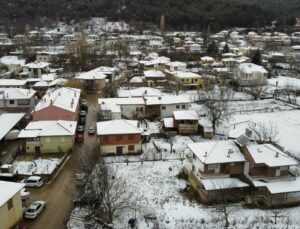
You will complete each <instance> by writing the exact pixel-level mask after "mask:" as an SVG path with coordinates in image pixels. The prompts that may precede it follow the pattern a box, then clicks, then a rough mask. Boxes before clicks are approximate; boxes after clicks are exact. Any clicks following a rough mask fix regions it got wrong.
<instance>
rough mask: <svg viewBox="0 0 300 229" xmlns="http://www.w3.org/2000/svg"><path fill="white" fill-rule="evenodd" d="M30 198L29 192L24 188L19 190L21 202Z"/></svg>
mask: <svg viewBox="0 0 300 229" xmlns="http://www.w3.org/2000/svg"><path fill="white" fill-rule="evenodd" d="M29 196H30V192H28V191H27V189H26V188H22V189H21V200H27V199H28V198H29Z"/></svg>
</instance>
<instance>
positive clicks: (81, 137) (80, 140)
mask: <svg viewBox="0 0 300 229" xmlns="http://www.w3.org/2000/svg"><path fill="white" fill-rule="evenodd" d="M83 140H84V135H83V133H77V135H76V142H77V143H82V142H83Z"/></svg>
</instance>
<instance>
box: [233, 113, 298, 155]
mask: <svg viewBox="0 0 300 229" xmlns="http://www.w3.org/2000/svg"><path fill="white" fill-rule="evenodd" d="M249 120H250V121H253V122H255V123H258V124H265V125H266V126H268V125H271V124H272V125H274V124H275V125H276V126H277V129H278V144H279V145H280V146H282V147H284V148H285V150H287V151H289V152H290V153H292V154H294V155H296V156H298V157H300V141H299V140H300V137H299V136H300V111H299V110H293V111H281V112H272V113H252V114H243V115H234V116H233V117H232V119H231V121H230V123H231V124H234V123H239V122H244V121H249Z"/></svg>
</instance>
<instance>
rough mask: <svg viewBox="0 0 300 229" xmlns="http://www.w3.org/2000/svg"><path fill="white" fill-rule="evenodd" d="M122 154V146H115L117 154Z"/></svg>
mask: <svg viewBox="0 0 300 229" xmlns="http://www.w3.org/2000/svg"><path fill="white" fill-rule="evenodd" d="M122 154H123V146H117V155H122Z"/></svg>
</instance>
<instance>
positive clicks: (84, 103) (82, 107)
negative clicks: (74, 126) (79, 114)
mask: <svg viewBox="0 0 300 229" xmlns="http://www.w3.org/2000/svg"><path fill="white" fill-rule="evenodd" d="M80 109H81V110H84V111H86V112H88V109H89V107H88V104H87V101H86V100H84V99H83V100H81V103H80Z"/></svg>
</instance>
